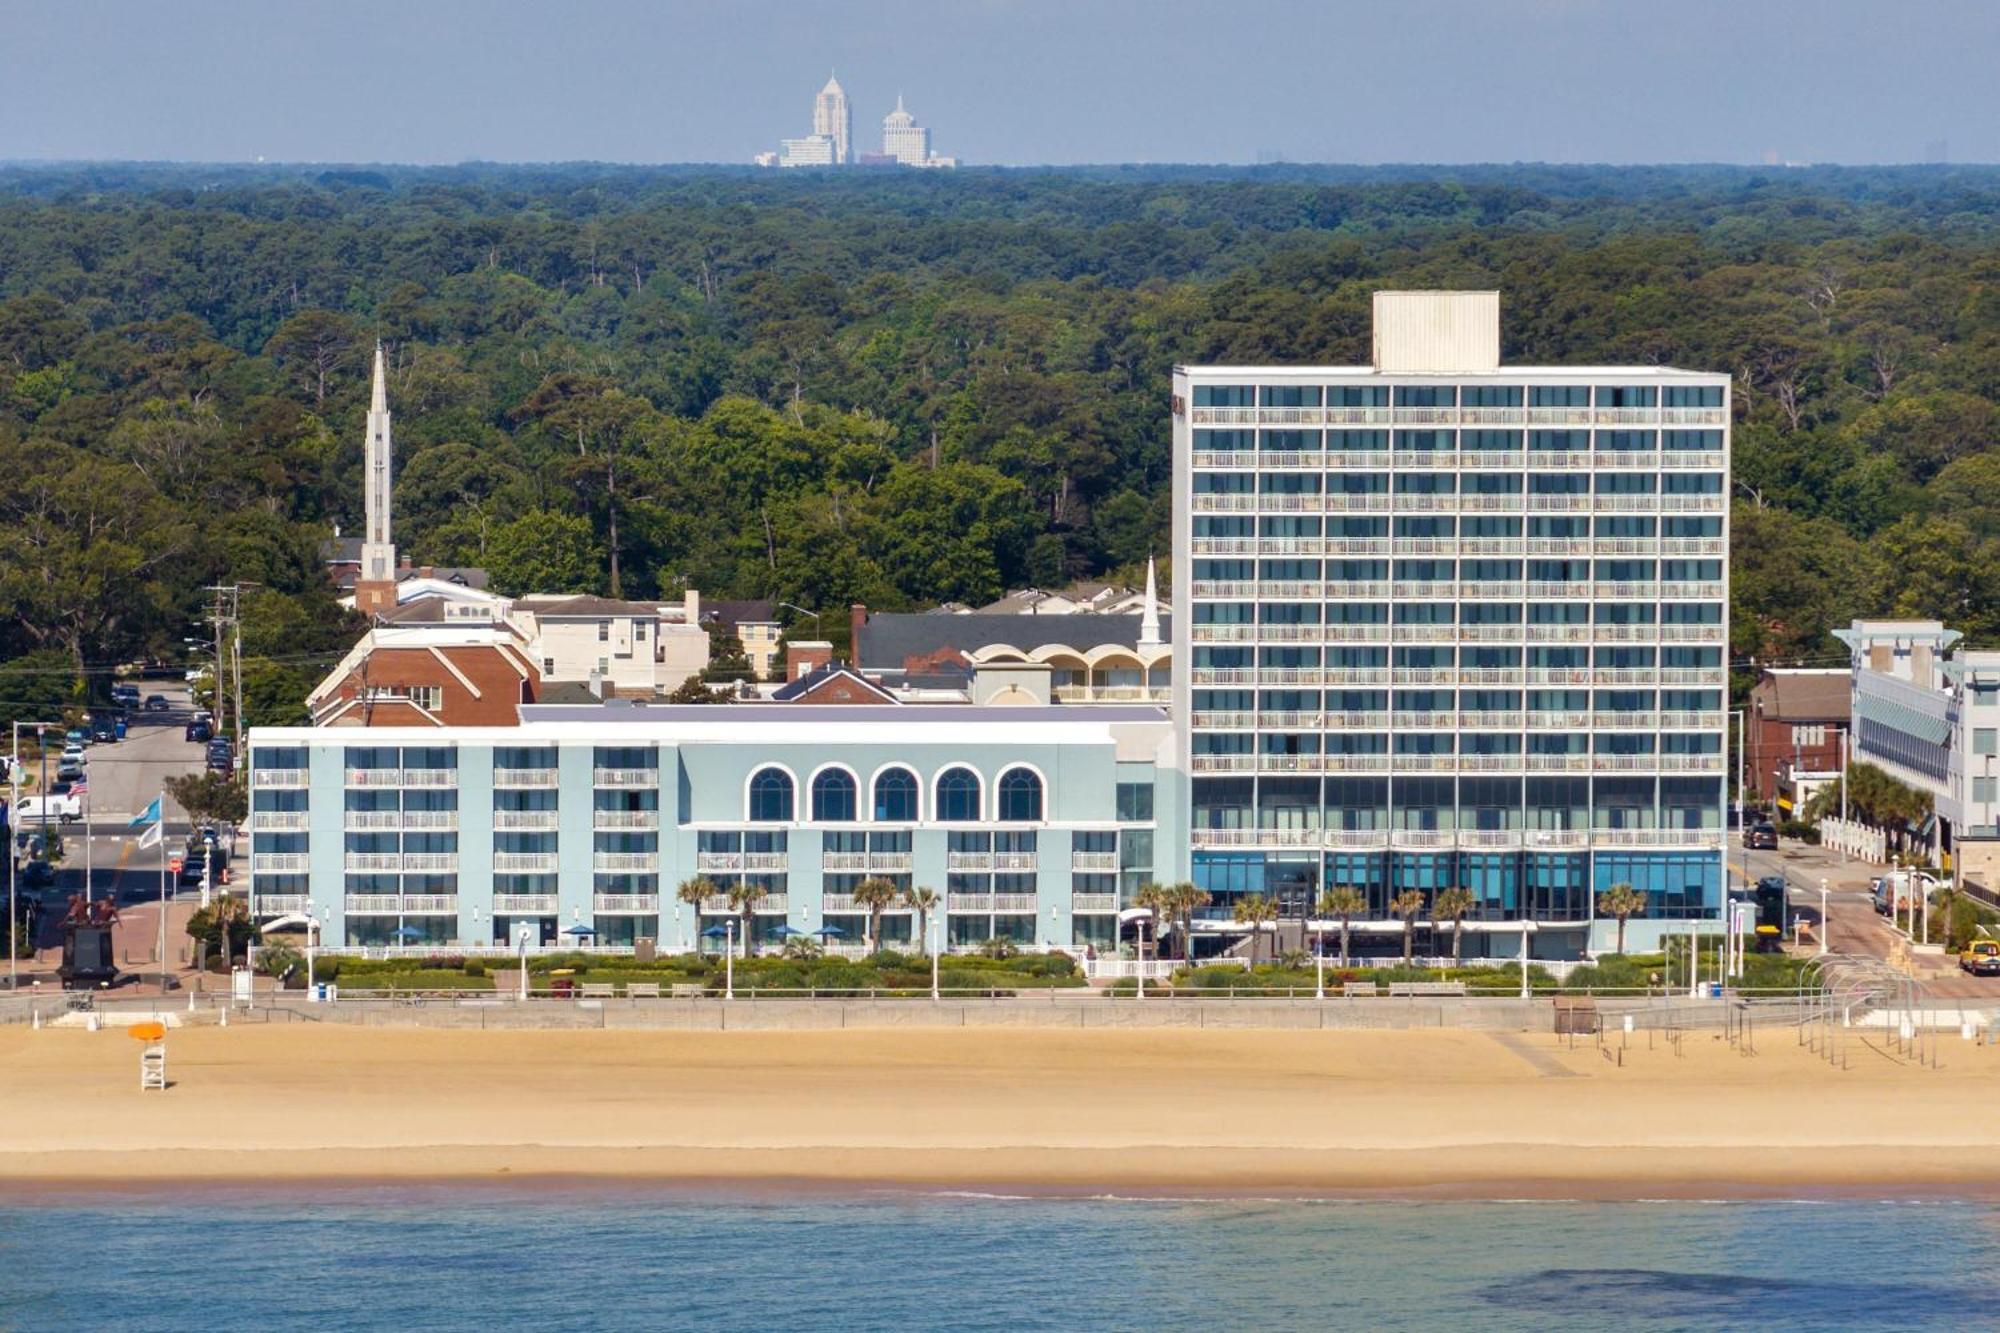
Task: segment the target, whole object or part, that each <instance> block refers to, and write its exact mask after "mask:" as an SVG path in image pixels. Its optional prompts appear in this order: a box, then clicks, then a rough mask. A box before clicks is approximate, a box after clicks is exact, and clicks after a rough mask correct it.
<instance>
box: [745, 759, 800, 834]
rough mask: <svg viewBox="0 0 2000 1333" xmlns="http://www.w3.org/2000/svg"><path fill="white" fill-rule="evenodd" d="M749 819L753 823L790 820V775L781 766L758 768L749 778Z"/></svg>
mask: <svg viewBox="0 0 2000 1333" xmlns="http://www.w3.org/2000/svg"><path fill="white" fill-rule="evenodd" d="M750 819H751V821H752V822H753V823H767V824H789V823H791V822H792V775H791V774H790V773H787V772H786V771H785V770H784V769H782V768H760V769H758V770H757V772H756V774H755V775H754V776H752V777H751V779H750Z"/></svg>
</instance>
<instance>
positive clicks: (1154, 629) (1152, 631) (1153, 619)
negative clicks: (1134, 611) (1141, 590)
mask: <svg viewBox="0 0 2000 1333" xmlns="http://www.w3.org/2000/svg"><path fill="white" fill-rule="evenodd" d="M1153 564H1154V561H1153V557H1152V556H1147V557H1146V609H1145V611H1144V613H1143V614H1141V615H1140V617H1139V646H1140V647H1141V648H1157V647H1159V646H1160V583H1159V578H1158V576H1157V575H1156V574H1155V573H1154V571H1153Z"/></svg>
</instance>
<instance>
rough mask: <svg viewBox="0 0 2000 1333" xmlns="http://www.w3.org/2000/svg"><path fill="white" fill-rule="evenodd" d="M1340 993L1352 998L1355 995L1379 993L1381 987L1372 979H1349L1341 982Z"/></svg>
mask: <svg viewBox="0 0 2000 1333" xmlns="http://www.w3.org/2000/svg"><path fill="white" fill-rule="evenodd" d="M1340 993H1341V994H1342V995H1343V996H1345V997H1347V998H1349V999H1352V998H1353V997H1354V996H1357V995H1380V994H1381V993H1382V988H1381V987H1380V986H1378V985H1376V984H1375V983H1374V982H1372V981H1349V982H1345V983H1343V984H1342V986H1341V988H1340Z"/></svg>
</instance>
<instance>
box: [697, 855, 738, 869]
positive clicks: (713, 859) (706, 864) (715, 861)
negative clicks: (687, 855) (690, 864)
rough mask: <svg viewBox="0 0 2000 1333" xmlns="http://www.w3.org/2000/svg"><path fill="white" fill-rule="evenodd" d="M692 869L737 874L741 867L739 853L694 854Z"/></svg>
mask: <svg viewBox="0 0 2000 1333" xmlns="http://www.w3.org/2000/svg"><path fill="white" fill-rule="evenodd" d="M694 868H695V869H696V870H699V871H711V870H712V871H720V872H725V873H727V872H737V871H741V870H742V869H743V868H744V866H743V853H741V852H696V853H695V854H694Z"/></svg>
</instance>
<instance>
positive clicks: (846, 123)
mask: <svg viewBox="0 0 2000 1333" xmlns="http://www.w3.org/2000/svg"><path fill="white" fill-rule="evenodd" d="M813 133H814V134H816V135H824V136H826V137H827V138H829V139H831V140H833V164H834V165H835V166H846V165H847V164H848V163H850V162H852V161H853V160H854V155H853V138H854V117H853V115H852V113H850V112H849V111H848V109H847V91H846V89H844V88H842V87H841V86H840V80H839V79H837V78H835V77H833V75H831V74H829V75H827V78H826V87H824V88H822V89H820V90H819V96H818V97H815V98H814V99H813Z"/></svg>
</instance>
